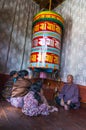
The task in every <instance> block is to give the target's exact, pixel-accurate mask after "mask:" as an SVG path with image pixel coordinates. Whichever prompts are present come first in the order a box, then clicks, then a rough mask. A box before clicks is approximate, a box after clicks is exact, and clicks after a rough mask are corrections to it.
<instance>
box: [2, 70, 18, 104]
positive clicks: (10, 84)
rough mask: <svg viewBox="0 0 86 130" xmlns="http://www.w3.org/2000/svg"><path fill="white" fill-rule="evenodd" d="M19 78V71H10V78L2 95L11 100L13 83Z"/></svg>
mask: <svg viewBox="0 0 86 130" xmlns="http://www.w3.org/2000/svg"><path fill="white" fill-rule="evenodd" d="M17 79H18V73H17V71H15V70H13V71H11V72H10V78H9V79H8V81H7V82H6V83H5V85H4V90H3V91H2V96H3V97H4V98H5V99H6V100H7V101H8V102H9V101H10V97H11V93H12V87H13V84H14V83H15V82H16V81H17Z"/></svg>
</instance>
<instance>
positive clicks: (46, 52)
mask: <svg viewBox="0 0 86 130" xmlns="http://www.w3.org/2000/svg"><path fill="white" fill-rule="evenodd" d="M63 28H64V19H63V18H62V16H61V15H59V14H57V13H55V12H53V11H42V12H40V13H38V14H36V15H35V16H34V18H33V27H32V48H31V55H30V65H29V67H30V68H43V69H51V70H55V69H56V70H58V69H59V65H60V51H61V38H62V31H63Z"/></svg>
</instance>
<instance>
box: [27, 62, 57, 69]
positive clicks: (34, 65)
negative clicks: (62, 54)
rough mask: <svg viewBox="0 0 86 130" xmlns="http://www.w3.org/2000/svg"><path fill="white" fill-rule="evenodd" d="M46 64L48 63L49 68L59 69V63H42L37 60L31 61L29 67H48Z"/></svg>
mask: <svg viewBox="0 0 86 130" xmlns="http://www.w3.org/2000/svg"><path fill="white" fill-rule="evenodd" d="M46 65H48V67H47V68H48V69H54V68H56V69H59V65H58V64H50V63H44V64H43V63H40V62H35V63H30V64H29V67H35V68H36V67H37V68H46Z"/></svg>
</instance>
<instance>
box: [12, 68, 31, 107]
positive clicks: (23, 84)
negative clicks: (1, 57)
mask: <svg viewBox="0 0 86 130" xmlns="http://www.w3.org/2000/svg"><path fill="white" fill-rule="evenodd" d="M31 84H32V83H31V81H30V80H29V79H28V71H27V70H21V71H19V72H18V80H17V81H16V83H14V85H13V89H12V95H11V99H10V102H11V105H13V106H15V107H20V108H22V106H23V98H24V96H25V95H26V94H27V93H28V91H29V90H28V89H29V86H30V85H31Z"/></svg>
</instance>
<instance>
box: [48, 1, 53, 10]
mask: <svg viewBox="0 0 86 130" xmlns="http://www.w3.org/2000/svg"><path fill="white" fill-rule="evenodd" d="M51 4H52V0H50V3H49V11H50V10H51Z"/></svg>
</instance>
